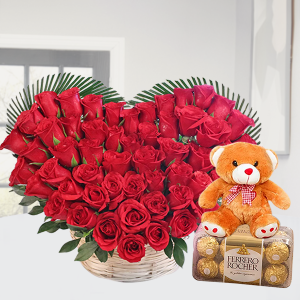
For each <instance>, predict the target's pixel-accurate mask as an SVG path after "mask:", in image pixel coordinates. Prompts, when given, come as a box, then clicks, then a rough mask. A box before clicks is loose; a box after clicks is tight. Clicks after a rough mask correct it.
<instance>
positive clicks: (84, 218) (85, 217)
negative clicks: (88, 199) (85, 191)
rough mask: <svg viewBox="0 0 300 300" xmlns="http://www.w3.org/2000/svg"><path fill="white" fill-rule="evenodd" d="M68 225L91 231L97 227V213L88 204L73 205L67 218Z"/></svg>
mask: <svg viewBox="0 0 300 300" xmlns="http://www.w3.org/2000/svg"><path fill="white" fill-rule="evenodd" d="M67 223H68V224H70V225H72V226H78V227H83V228H86V229H87V230H91V229H92V228H94V227H95V226H96V223H97V215H96V214H95V211H94V210H93V209H91V208H89V205H88V204H87V203H78V202H75V203H72V204H71V206H70V208H69V211H68V216H67Z"/></svg>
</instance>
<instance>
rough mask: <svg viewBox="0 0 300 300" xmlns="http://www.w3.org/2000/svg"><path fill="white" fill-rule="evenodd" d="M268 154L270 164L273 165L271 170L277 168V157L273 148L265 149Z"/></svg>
mask: <svg viewBox="0 0 300 300" xmlns="http://www.w3.org/2000/svg"><path fill="white" fill-rule="evenodd" d="M266 152H267V154H268V156H269V157H270V159H271V162H272V165H273V171H274V170H275V169H276V168H277V166H278V157H277V154H276V153H275V152H274V151H273V150H269V149H268V150H266Z"/></svg>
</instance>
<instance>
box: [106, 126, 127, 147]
mask: <svg viewBox="0 0 300 300" xmlns="http://www.w3.org/2000/svg"><path fill="white" fill-rule="evenodd" d="M123 134H124V128H123V127H122V126H120V127H119V126H115V125H114V126H112V127H108V138H107V140H106V142H105V148H106V149H107V150H113V151H117V150H118V149H119V146H120V145H121V144H120V139H121V136H122V135H123ZM119 152H120V151H119Z"/></svg>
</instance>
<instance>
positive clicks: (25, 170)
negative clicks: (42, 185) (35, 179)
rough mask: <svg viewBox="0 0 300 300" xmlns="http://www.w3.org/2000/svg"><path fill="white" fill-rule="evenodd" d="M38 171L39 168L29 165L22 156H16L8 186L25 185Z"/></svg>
mask: <svg viewBox="0 0 300 300" xmlns="http://www.w3.org/2000/svg"><path fill="white" fill-rule="evenodd" d="M38 169H39V167H37V166H35V165H30V164H29V162H28V161H27V160H26V159H25V158H24V157H23V156H18V159H17V163H16V165H15V168H14V170H13V171H12V172H11V174H10V177H9V186H14V185H17V184H26V183H27V181H28V179H29V178H30V177H32V176H33V174H35V172H36V171H37V170H38Z"/></svg>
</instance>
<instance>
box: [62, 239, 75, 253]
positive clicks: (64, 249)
mask: <svg viewBox="0 0 300 300" xmlns="http://www.w3.org/2000/svg"><path fill="white" fill-rule="evenodd" d="M79 242H80V239H76V240H72V241H69V242H67V243H65V244H64V245H63V246H62V247H61V248H60V250H59V253H63V252H70V251H73V250H74V249H75V248H76V247H77V246H78V244H79Z"/></svg>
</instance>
